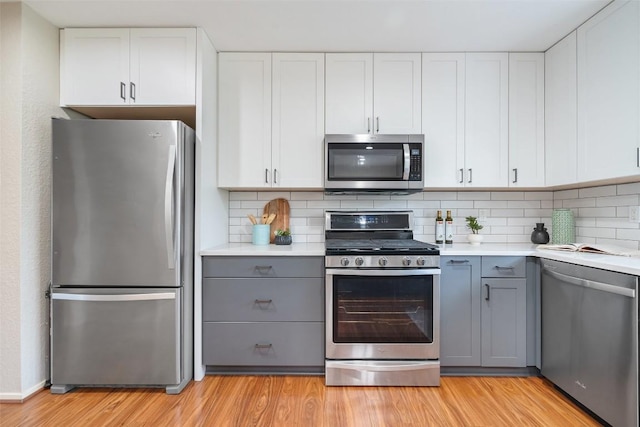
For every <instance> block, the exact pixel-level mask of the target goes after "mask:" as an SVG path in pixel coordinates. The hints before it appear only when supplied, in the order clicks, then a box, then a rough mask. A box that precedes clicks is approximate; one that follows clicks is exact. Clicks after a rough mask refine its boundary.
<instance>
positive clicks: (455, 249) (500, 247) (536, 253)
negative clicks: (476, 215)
mask: <svg viewBox="0 0 640 427" xmlns="http://www.w3.org/2000/svg"><path fill="white" fill-rule="evenodd" d="M536 246H537V245H533V244H526V243H522V244H508V243H505V244H499V243H495V244H494V243H484V244H481V245H477V246H472V245H469V244H464V243H462V244H454V245H452V246H448V245H447V246H441V247H440V256H441V257H447V256H529V257H536V258H542V259H550V260H555V261H562V262H568V263H572V264H579V265H583V266H586V267H594V268H600V269H603V270H610V271H617V272H620V273H626V274H631V275H634V276H640V258H635V257H623V256H616V255H602V254H593V253H584V252H564V251H552V250H540V249H536ZM199 255H200V256H203V257H205V256H324V243H293V244H291V245H282V246H278V245H264V246H258V245H253V244H251V243H227V244H224V245H220V246H216V247H213V248H207V249H203V250H201V251H200V252H199Z"/></svg>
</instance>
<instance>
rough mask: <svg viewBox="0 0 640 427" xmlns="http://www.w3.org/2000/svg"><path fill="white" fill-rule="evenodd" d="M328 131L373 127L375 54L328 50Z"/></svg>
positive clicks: (363, 130)
mask: <svg viewBox="0 0 640 427" xmlns="http://www.w3.org/2000/svg"><path fill="white" fill-rule="evenodd" d="M325 60H326V85H327V87H326V106H325V109H326V120H327V122H326V133H332V134H333V133H346V134H364V133H370V132H371V131H372V129H373V127H372V126H373V123H372V120H373V55H372V54H370V53H327V54H326V58H325Z"/></svg>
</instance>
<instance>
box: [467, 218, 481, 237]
mask: <svg viewBox="0 0 640 427" xmlns="http://www.w3.org/2000/svg"><path fill="white" fill-rule="evenodd" d="M464 220H465V221H467V228H468V229H469V230H471V232H472V233H473V234H478V231H480V230H482V229H483V228H484V227H483V226H482V225H480V224H478V218H476V217H475V216H468V217H466V218H465V219H464Z"/></svg>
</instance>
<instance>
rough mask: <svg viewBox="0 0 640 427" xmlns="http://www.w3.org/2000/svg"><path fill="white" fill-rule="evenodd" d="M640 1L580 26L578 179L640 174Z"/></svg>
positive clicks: (615, 6)
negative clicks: (639, 153)
mask: <svg viewBox="0 0 640 427" xmlns="http://www.w3.org/2000/svg"><path fill="white" fill-rule="evenodd" d="M639 76H640V2H638V1H629V2H624V1H617V2H614V3H612V4H610V5H609V6H607V8H605V9H604V10H602V11H601V12H600V13H598V14H597V15H595V16H594V17H593V18H591V19H590V20H588V21H587V22H586V23H585V24H583V25H582V26H581V27H579V28H578V180H579V181H590V180H595V179H607V178H619V177H624V176H629V175H636V174H639V173H640V167H639V163H638V162H639V160H640V159H639V158H638V144H639V140H640V78H639Z"/></svg>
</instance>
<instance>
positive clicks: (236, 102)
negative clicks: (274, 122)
mask: <svg viewBox="0 0 640 427" xmlns="http://www.w3.org/2000/svg"><path fill="white" fill-rule="evenodd" d="M218 58H219V61H218V67H219V68H218V76H219V79H218V83H219V85H218V104H219V108H218V137H219V148H218V150H219V151H218V185H219V186H220V187H223V188H237V187H248V188H260V187H270V186H271V182H272V173H271V54H270V53H220V54H219V57H218ZM318 161H320V160H318ZM212 167H213V166H212Z"/></svg>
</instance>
